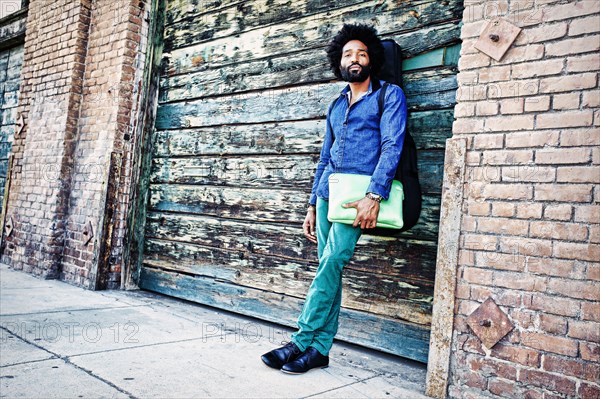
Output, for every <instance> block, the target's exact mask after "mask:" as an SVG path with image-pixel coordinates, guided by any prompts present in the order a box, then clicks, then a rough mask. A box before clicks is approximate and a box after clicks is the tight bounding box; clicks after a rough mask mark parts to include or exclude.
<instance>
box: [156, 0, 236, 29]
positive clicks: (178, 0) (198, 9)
mask: <svg viewBox="0 0 600 399" xmlns="http://www.w3.org/2000/svg"><path fill="white" fill-rule="evenodd" d="M243 3H244V1H240V0H202V1H198V0H192V1H190V0H169V1H167V2H166V7H165V24H167V25H169V24H173V23H175V22H177V21H180V20H182V19H190V18H192V17H194V16H196V15H198V14H210V13H214V12H217V11H219V10H222V9H224V8H227V7H232V6H236V5H238V4H243Z"/></svg>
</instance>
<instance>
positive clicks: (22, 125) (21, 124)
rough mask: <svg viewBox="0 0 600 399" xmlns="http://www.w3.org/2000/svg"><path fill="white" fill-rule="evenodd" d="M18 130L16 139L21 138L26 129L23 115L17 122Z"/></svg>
mask: <svg viewBox="0 0 600 399" xmlns="http://www.w3.org/2000/svg"><path fill="white" fill-rule="evenodd" d="M16 125H17V130H16V131H15V137H17V136H19V135H20V134H21V132H22V131H23V129H25V119H23V114H20V115H19V119H18V120H17V124H16Z"/></svg>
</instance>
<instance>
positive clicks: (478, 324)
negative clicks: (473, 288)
mask: <svg viewBox="0 0 600 399" xmlns="http://www.w3.org/2000/svg"><path fill="white" fill-rule="evenodd" d="M467 324H468V325H469V327H471V329H472V330H473V332H474V333H475V335H477V337H479V339H480V340H481V342H482V343H483V344H484V345H485V346H486V347H487V348H488V349H491V348H492V347H493V346H494V345H496V343H498V341H500V340H501V339H502V338H504V336H506V334H508V333H509V332H511V331H512V329H513V328H514V327H515V326H514V324H513V323H512V321H510V319H509V318H508V316H507V315H506V313H504V312H503V311H502V309H500V308H499V307H498V305H496V302H494V300H493V299H492V298H488V299H486V300H485V302H484V303H482V304H481V305H479V307H478V308H477V309H475V311H474V312H473V313H471V315H470V316H469V317H468V318H467Z"/></svg>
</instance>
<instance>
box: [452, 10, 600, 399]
mask: <svg viewBox="0 0 600 399" xmlns="http://www.w3.org/2000/svg"><path fill="white" fill-rule="evenodd" d="M496 16H501V17H504V18H505V19H507V20H508V21H510V22H511V23H513V24H515V25H517V26H519V27H521V28H523V30H522V32H521V33H520V35H519V36H518V38H517V40H516V41H515V43H514V44H513V45H512V47H511V48H510V49H509V51H508V52H507V53H506V54H505V55H504V57H503V58H502V59H501V60H500V61H495V60H493V59H491V58H489V57H488V56H487V55H485V54H483V53H481V52H479V51H478V50H477V49H475V48H474V46H473V44H474V43H475V41H476V40H477V38H478V36H479V35H480V33H481V31H482V30H483V29H484V27H485V26H486V24H487V23H488V21H489V20H490V19H492V18H493V17H496ZM463 22H464V25H463V28H462V39H463V45H462V50H461V58H460V62H459V68H460V73H459V74H458V82H459V89H458V92H457V100H458V103H457V105H456V108H455V117H456V121H455V123H454V127H453V134H454V136H455V137H464V138H465V139H466V140H467V155H466V171H465V173H466V181H467V184H466V187H465V190H464V202H463V204H462V211H463V217H462V224H461V228H460V230H461V234H460V247H459V258H458V265H457V273H458V277H457V288H456V294H455V295H456V307H455V319H454V334H453V337H452V355H451V359H450V364H451V366H450V374H451V378H450V387H449V391H448V393H449V397H450V398H460V399H468V398H495V397H504V398H532V399H534V398H539V399H542V398H544V399H546V398H566V397H569V398H582V399H591V398H599V397H600V385H599V384H598V376H599V375H600V365H599V362H600V305H599V304H600V262H599V260H600V190H599V188H600V185H599V183H600V149H599V146H600V90H599V87H598V71H599V70H600V53H599V50H600V34H599V33H600V2H599V1H577V2H564V1H552V0H550V1H547V0H544V1H514V0H513V1H506V0H503V1H497V2H496V1H495V2H491V1H466V2H465V12H464V18H463ZM489 297H491V298H492V299H493V300H494V301H495V302H496V303H497V304H498V305H499V306H500V308H501V309H502V311H503V312H504V313H506V314H507V315H508V317H509V318H510V320H511V321H512V322H513V323H514V326H515V328H514V330H512V332H510V333H509V334H508V335H507V336H505V337H504V338H503V339H501V340H500V342H498V343H497V344H495V345H494V346H493V347H492V348H486V347H484V346H483V345H482V343H481V341H480V339H479V338H478V337H477V335H476V334H475V333H474V332H473V330H472V329H471V328H470V327H469V326H468V325H467V323H466V320H467V317H468V316H469V315H470V314H471V313H472V312H473V311H474V310H475V309H476V308H477V307H478V306H479V305H480V304H481V303H483V302H484V301H485V300H486V299H487V298H489Z"/></svg>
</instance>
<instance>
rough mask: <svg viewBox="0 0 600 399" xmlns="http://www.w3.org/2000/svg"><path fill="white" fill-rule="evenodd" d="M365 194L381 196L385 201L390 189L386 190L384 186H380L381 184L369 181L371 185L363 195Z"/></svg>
mask: <svg viewBox="0 0 600 399" xmlns="http://www.w3.org/2000/svg"><path fill="white" fill-rule="evenodd" d="M367 193H373V194H377V195H381V196H382V197H383V199H384V200H387V199H388V197H389V196H390V189H387V190H386V188H385V187H384V186H382V185H381V184H378V183H376V182H374V181H371V184H369V188H368V189H367V192H365V195H366V194H367Z"/></svg>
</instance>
